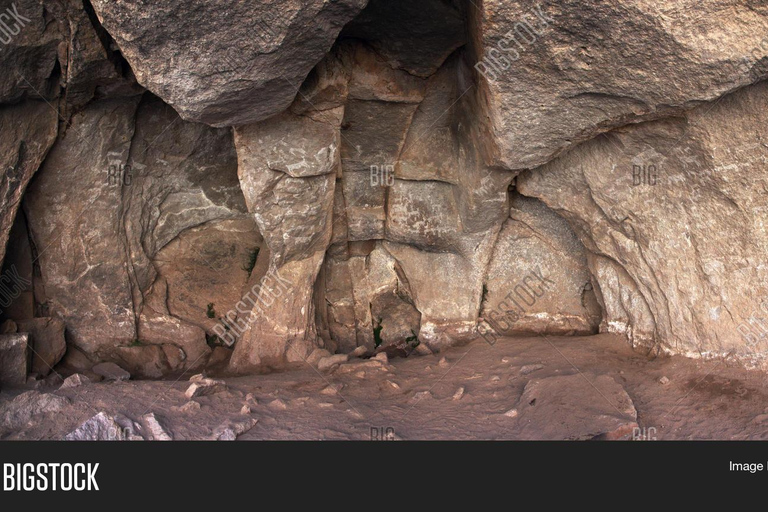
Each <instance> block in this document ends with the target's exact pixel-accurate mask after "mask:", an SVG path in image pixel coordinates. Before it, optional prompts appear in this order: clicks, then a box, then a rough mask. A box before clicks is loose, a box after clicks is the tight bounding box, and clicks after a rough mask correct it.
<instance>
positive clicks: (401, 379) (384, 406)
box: [0, 335, 768, 440]
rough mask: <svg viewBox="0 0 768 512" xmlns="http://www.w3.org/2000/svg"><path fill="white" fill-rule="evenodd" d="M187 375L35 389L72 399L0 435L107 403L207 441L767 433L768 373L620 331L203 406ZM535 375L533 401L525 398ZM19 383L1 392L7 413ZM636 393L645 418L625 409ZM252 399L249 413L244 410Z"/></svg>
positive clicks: (376, 367)
mask: <svg viewBox="0 0 768 512" xmlns="http://www.w3.org/2000/svg"><path fill="white" fill-rule="evenodd" d="M563 376H572V377H574V378H573V379H558V377H563ZM189 377H190V375H189V374H187V375H184V376H182V377H181V378H180V379H178V380H175V379H174V380H165V381H149V380H144V381H134V380H131V381H123V382H98V383H89V384H85V385H83V386H79V387H76V388H71V389H66V390H57V386H55V387H50V388H44V387H43V388H38V391H40V392H44V393H55V394H58V395H62V396H66V397H68V398H69V399H70V401H71V403H70V404H69V405H67V406H66V407H65V408H64V409H62V410H61V411H59V412H56V413H42V414H38V415H37V416H34V417H32V419H31V420H30V421H29V422H28V423H27V424H26V425H25V426H23V427H22V428H17V429H15V430H13V431H8V430H6V431H0V438H2V439H27V440H37V439H61V438H63V437H64V436H65V435H66V434H67V433H69V432H71V431H72V430H74V429H75V428H77V427H78V426H79V425H80V424H82V423H83V422H84V421H86V420H88V419H89V418H91V417H92V416H94V415H95V414H97V413H98V412H101V411H104V412H106V413H107V414H109V415H113V414H117V413H122V414H124V415H126V416H128V417H129V418H131V419H134V420H138V419H139V418H140V417H141V416H143V415H144V414H146V413H148V412H153V413H155V415H156V417H157V418H158V419H159V420H160V421H161V423H162V425H163V426H164V427H165V428H166V430H167V431H168V432H169V433H170V434H171V435H172V437H173V438H174V439H177V440H182V439H211V438H212V436H213V432H214V430H215V429H216V427H218V426H220V425H222V424H223V423H226V422H228V421H242V420H243V419H244V418H255V419H257V420H258V423H256V425H255V426H253V428H251V429H250V430H248V431H247V432H245V433H243V434H242V435H240V436H239V437H238V439H239V440H259V439H356V440H369V439H371V437H372V434H371V431H372V428H373V429H378V431H379V432H381V431H384V430H385V429H386V431H387V432H394V436H395V437H396V438H398V439H403V440H415V439H520V438H523V439H530V438H546V439H548V438H556V439H557V438H563V439H588V438H591V437H594V436H597V435H600V434H601V433H604V432H605V431H606V428H608V429H609V430H610V429H613V428H615V427H617V426H619V427H623V430H622V429H621V428H619V430H618V431H620V432H621V433H623V435H624V436H625V438H626V437H627V436H628V437H629V438H631V437H632V435H631V434H627V433H628V432H630V431H634V432H635V433H636V435H637V433H640V434H641V435H642V434H646V433H647V434H648V435H649V437H655V438H657V439H664V440H671V439H726V440H727V439H768V375H766V374H765V373H763V372H760V371H751V370H745V369H743V368H740V367H732V366H730V365H729V364H728V363H726V362H723V361H701V360H693V359H687V358H683V357H665V358H654V359H652V358H648V357H645V356H644V355H642V354H638V353H636V352H633V351H632V350H631V349H630V348H629V347H628V346H627V345H626V344H625V342H624V341H623V340H622V339H620V338H618V337H616V336H612V335H598V336H590V337H572V338H554V337H547V338H544V337H530V338H504V339H500V340H498V342H497V343H496V344H495V345H494V346H490V345H488V344H487V343H485V342H484V341H482V340H476V341H474V342H472V343H470V344H468V345H465V346H462V347H454V348H451V349H449V350H446V351H443V352H442V353H440V354H435V355H432V356H417V355H412V356H411V357H409V358H407V359H392V360H390V361H389V363H388V364H379V363H374V362H371V361H367V360H361V359H351V360H350V362H349V363H345V364H343V365H341V366H339V367H337V368H336V369H334V370H331V371H330V372H318V371H317V370H316V369H314V368H312V367H310V366H309V365H307V364H303V365H301V366H299V367H297V368H295V369H292V370H290V371H284V372H279V373H277V372H276V373H271V374H266V375H253V376H247V377H229V378H226V379H225V380H226V382H227V385H228V390H226V391H223V392H220V393H217V394H214V395H209V396H203V397H198V398H195V399H194V400H195V401H197V402H199V403H200V405H201V407H200V408H199V409H198V410H194V411H191V412H182V411H180V410H179V409H178V408H179V407H180V406H182V405H184V404H185V403H187V399H186V397H185V395H184V392H185V390H186V389H187V387H188V386H189V382H188V378H189ZM662 377H667V378H668V379H669V382H668V383H667V384H663V383H662V382H660V380H662ZM533 381H536V383H537V385H538V386H539V387H538V388H536V389H535V390H533V393H534V395H535V396H536V399H535V400H533V399H531V396H533V395H530V396H528V395H527V396H526V397H523V398H521V396H522V395H523V392H524V390H525V389H526V385H527V384H529V382H531V383H533ZM542 383H543V384H542ZM558 383H559V384H558ZM550 384H554V385H550ZM617 384H618V386H617ZM339 385H341V387H339ZM460 388H463V394H462V393H461V392H459V393H457V391H460ZM621 388H623V391H625V392H626V394H624V393H623V391H622V389H621ZM23 391H25V390H18V389H17V390H3V391H2V392H1V393H0V411H2V408H3V407H5V406H7V405H8V403H9V402H10V400H12V399H13V398H14V397H15V396H17V395H19V394H20V393H22V392H23ZM425 392H428V393H425ZM249 393H250V394H252V395H253V399H252V400H249V399H247V398H246V395H247V394H249ZM459 395H461V396H459ZM619 395H622V396H624V397H625V398H624V399H622V398H621V396H619ZM627 395H628V397H629V400H631V403H630V404H629V409H632V405H633V406H634V410H636V416H637V420H636V421H637V426H638V428H639V429H644V430H635V424H634V423H633V422H632V421H631V420H632V418H630V417H629V416H627V410H628V408H627V403H623V402H622V400H623V401H624V402H626V401H627V400H626V396H627ZM523 401H525V402H526V403H523ZM531 402H532V403H531ZM246 403H247V404H248V405H249V407H250V410H251V412H250V413H249V414H248V413H245V414H244V413H243V412H241V409H242V407H243V405H245V404H246ZM512 409H515V412H513V413H509V414H505V413H507V412H508V411H510V410H512ZM518 410H519V414H517V415H516V413H517V412H518ZM606 425H608V427H606ZM654 429H655V430H654ZM374 432H376V431H375V430H374Z"/></svg>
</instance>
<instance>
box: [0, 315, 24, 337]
mask: <svg viewBox="0 0 768 512" xmlns="http://www.w3.org/2000/svg"><path fill="white" fill-rule="evenodd" d="M17 332H19V326H18V325H17V324H16V322H14V321H13V320H11V319H10V318H9V319H8V320H6V321H5V322H3V323H2V325H0V334H16V333H17Z"/></svg>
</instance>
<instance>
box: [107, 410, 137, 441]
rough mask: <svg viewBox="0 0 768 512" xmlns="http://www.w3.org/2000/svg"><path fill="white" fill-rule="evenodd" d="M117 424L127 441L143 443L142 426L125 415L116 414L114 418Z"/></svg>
mask: <svg viewBox="0 0 768 512" xmlns="http://www.w3.org/2000/svg"><path fill="white" fill-rule="evenodd" d="M113 419H114V420H115V423H117V424H118V425H120V428H121V429H122V431H123V435H124V436H125V440H126V441H143V440H144V437H142V435H141V430H142V429H141V425H139V424H138V423H136V422H135V421H133V420H132V419H131V418H129V417H128V416H126V415H124V414H119V413H118V414H115V417H114V418H113Z"/></svg>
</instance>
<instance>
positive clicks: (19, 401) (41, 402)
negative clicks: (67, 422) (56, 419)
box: [0, 391, 69, 431]
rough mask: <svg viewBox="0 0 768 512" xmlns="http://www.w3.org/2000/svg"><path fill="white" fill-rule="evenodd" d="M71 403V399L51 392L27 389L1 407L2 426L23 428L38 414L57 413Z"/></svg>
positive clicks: (0, 425)
mask: <svg viewBox="0 0 768 512" xmlns="http://www.w3.org/2000/svg"><path fill="white" fill-rule="evenodd" d="M67 405H69V399H68V398H67V397H63V396H56V395H53V394H50V393H40V392H39V391H26V392H24V393H22V394H20V395H18V396H17V397H16V398H14V399H13V400H11V401H9V402H5V403H4V404H3V405H2V408H0V418H2V421H1V422H0V427H2V429H3V430H5V431H14V430H18V429H20V428H22V427H23V426H24V425H26V424H27V423H28V422H29V421H30V420H31V419H32V418H33V417H35V416H37V415H38V414H45V413H56V412H59V411H60V410H62V409H63V408H64V407H66V406H67Z"/></svg>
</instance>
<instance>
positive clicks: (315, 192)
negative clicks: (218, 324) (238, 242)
mask: <svg viewBox="0 0 768 512" xmlns="http://www.w3.org/2000/svg"><path fill="white" fill-rule="evenodd" d="M283 123H288V125H289V126H297V127H300V128H297V130H296V132H295V133H291V137H293V138H291V139H288V138H287V137H288V133H287V132H285V131H284V129H283V128H282V127H281V124H283ZM283 123H278V122H275V121H274V120H268V121H265V122H263V123H258V124H254V125H251V126H246V127H241V128H238V129H237V130H235V146H236V148H237V154H238V162H239V170H238V175H239V177H240V185H241V188H242V190H243V193H244V195H245V200H246V204H247V205H248V209H249V211H251V212H253V214H254V217H255V219H256V223H257V224H258V226H259V230H260V231H261V233H262V234H263V235H264V242H265V243H266V245H267V246H268V248H269V256H270V259H269V266H268V271H267V272H266V275H265V276H264V277H263V278H262V282H261V284H260V286H257V287H255V290H256V291H257V293H255V294H253V295H254V296H253V297H251V306H250V307H247V308H246V309H243V310H242V311H241V313H244V314H245V315H246V317H245V318H247V319H248V321H246V320H243V319H240V320H239V323H238V328H239V330H240V333H241V335H242V337H241V339H240V341H239V342H238V343H237V345H236V346H235V351H234V353H233V355H232V359H231V361H230V368H232V369H233V370H234V371H237V372H244V371H248V370H251V369H253V368H256V367H259V366H279V365H281V364H284V363H285V362H286V361H303V360H305V359H306V357H307V356H308V355H309V354H310V353H311V351H312V348H313V347H314V346H316V343H317V334H316V328H315V312H314V303H313V301H312V288H313V285H314V282H315V279H316V278H317V275H318V273H319V271H320V265H321V263H322V261H323V258H324V253H325V250H326V249H327V247H328V244H329V242H330V239H331V234H332V231H333V228H332V216H333V202H334V201H333V198H334V188H335V174H336V172H337V170H338V166H339V160H338V156H337V155H338V150H337V147H338V144H339V142H338V140H339V127H340V124H341V118H340V117H339V116H335V117H334V116H331V117H329V118H323V119H321V120H320V121H318V120H316V119H309V118H304V117H303V116H300V115H297V114H293V113H292V114H288V115H286V117H285V118H283ZM264 140H266V141H271V142H272V143H277V147H276V149H275V150H273V149H271V147H272V146H270V145H269V144H266V143H264V142H262V141H264ZM280 140H283V141H288V140H290V143H291V147H292V148H300V149H299V150H298V151H297V152H296V153H291V152H290V151H287V150H285V149H281V148H284V146H283V145H281V143H279V141H280ZM256 301H258V302H256ZM249 310H250V311H249Z"/></svg>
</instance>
